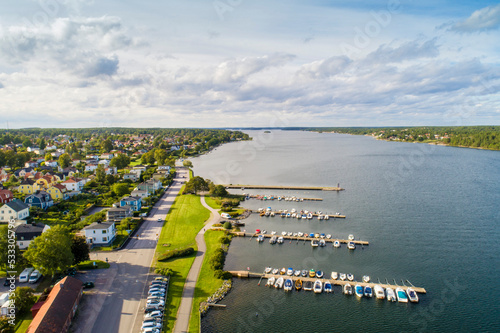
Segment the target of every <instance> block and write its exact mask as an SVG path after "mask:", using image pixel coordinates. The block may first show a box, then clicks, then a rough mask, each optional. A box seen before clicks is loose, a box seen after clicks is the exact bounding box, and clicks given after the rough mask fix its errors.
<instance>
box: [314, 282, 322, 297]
mask: <svg viewBox="0 0 500 333" xmlns="http://www.w3.org/2000/svg"><path fill="white" fill-rule="evenodd" d="M313 291H314V293H315V294H321V292H322V291H323V282H321V280H316V281H314V288H313Z"/></svg>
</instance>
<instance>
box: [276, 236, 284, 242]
mask: <svg viewBox="0 0 500 333" xmlns="http://www.w3.org/2000/svg"><path fill="white" fill-rule="evenodd" d="M277 242H278V244H283V236H280V237H278V241H277Z"/></svg>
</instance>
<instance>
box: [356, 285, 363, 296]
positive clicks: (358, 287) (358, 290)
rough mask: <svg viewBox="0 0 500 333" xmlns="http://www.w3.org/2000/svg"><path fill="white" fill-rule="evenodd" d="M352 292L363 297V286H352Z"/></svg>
mask: <svg viewBox="0 0 500 333" xmlns="http://www.w3.org/2000/svg"><path fill="white" fill-rule="evenodd" d="M354 292H355V293H356V296H358V297H363V287H361V286H360V285H359V284H357V285H356V286H355V287H354Z"/></svg>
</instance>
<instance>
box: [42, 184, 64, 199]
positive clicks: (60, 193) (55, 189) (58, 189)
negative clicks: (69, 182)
mask: <svg viewBox="0 0 500 333" xmlns="http://www.w3.org/2000/svg"><path fill="white" fill-rule="evenodd" d="M47 192H48V193H49V194H50V197H51V198H52V200H54V201H55V200H66V199H68V198H69V195H68V189H67V188H66V186H64V185H61V184H54V185H52V186H51V187H49V188H48V190H47Z"/></svg>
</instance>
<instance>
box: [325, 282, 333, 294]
mask: <svg viewBox="0 0 500 333" xmlns="http://www.w3.org/2000/svg"><path fill="white" fill-rule="evenodd" d="M323 289H324V290H325V293H331V292H332V291H333V288H332V284H331V283H330V282H329V281H326V282H325V285H324V286H323Z"/></svg>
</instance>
